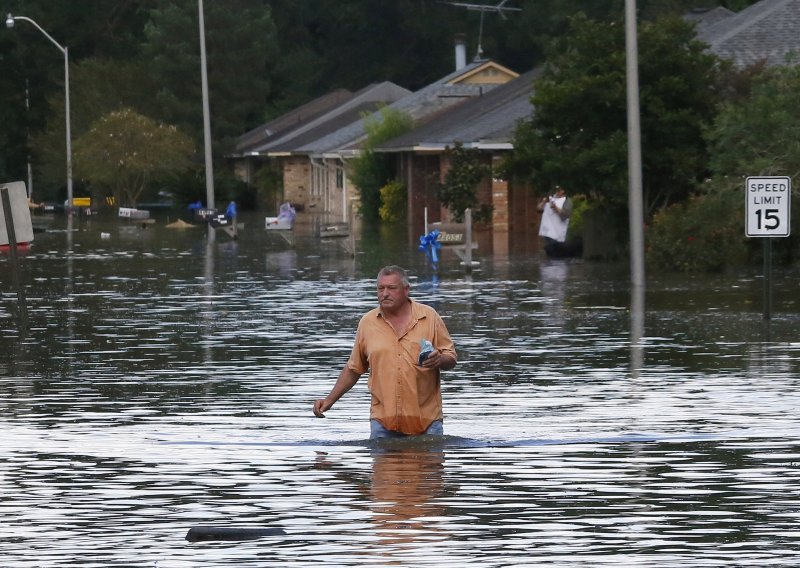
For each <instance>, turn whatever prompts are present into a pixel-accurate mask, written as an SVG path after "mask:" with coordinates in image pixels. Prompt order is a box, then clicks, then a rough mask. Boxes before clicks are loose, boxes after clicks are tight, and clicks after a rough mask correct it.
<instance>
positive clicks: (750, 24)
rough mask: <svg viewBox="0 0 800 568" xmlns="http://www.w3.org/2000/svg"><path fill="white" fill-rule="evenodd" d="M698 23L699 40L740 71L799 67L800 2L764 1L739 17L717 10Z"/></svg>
mask: <svg viewBox="0 0 800 568" xmlns="http://www.w3.org/2000/svg"><path fill="white" fill-rule="evenodd" d="M690 19H692V18H690ZM695 21H698V25H697V37H698V39H700V40H701V41H703V42H705V43H707V44H708V45H709V48H710V49H711V51H712V52H714V53H715V54H717V55H718V56H720V57H722V58H724V59H729V60H731V61H732V62H733V64H734V65H735V66H736V67H739V68H742V67H747V66H749V65H755V64H758V63H762V62H763V63H765V64H766V65H785V64H787V63H792V64H796V63H797V57H798V55H800V33H798V30H800V0H761V2H757V3H755V4H753V5H752V6H749V7H747V8H745V9H744V10H742V11H741V12H738V13H735V14H734V13H730V14H727V13H725V12H721V11H717V12H715V13H713V14H712V15H710V16H709V19H708V20H706V19H705V18H702V17H700V18H695Z"/></svg>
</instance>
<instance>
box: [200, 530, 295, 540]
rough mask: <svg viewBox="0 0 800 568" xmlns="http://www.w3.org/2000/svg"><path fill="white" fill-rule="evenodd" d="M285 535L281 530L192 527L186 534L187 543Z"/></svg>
mask: <svg viewBox="0 0 800 568" xmlns="http://www.w3.org/2000/svg"><path fill="white" fill-rule="evenodd" d="M284 534H286V531H284V530H283V529H281V528H250V529H244V528H230V527H192V528H190V529H189V532H188V533H186V540H188V541H189V542H200V541H205V540H255V539H257V538H261V537H262V536H279V535H284Z"/></svg>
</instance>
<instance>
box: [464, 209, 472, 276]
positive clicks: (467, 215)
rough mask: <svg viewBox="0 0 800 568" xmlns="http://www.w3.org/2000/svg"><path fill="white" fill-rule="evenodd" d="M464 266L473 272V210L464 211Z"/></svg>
mask: <svg viewBox="0 0 800 568" xmlns="http://www.w3.org/2000/svg"><path fill="white" fill-rule="evenodd" d="M464 233H465V234H464V241H465V243H464V247H465V249H466V250H465V251H464V265H465V266H466V268H467V272H471V271H472V209H469V208H467V209H464Z"/></svg>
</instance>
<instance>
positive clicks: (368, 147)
mask: <svg viewBox="0 0 800 568" xmlns="http://www.w3.org/2000/svg"><path fill="white" fill-rule="evenodd" d="M363 120H364V130H365V131H366V133H367V137H366V140H365V141H364V144H363V147H362V149H361V154H360V155H359V156H358V157H357V158H354V159H353V160H352V164H351V171H350V179H351V180H352V182H353V183H354V184H355V185H356V187H358V190H359V195H360V197H361V215H362V216H363V217H364V218H365V219H367V220H370V221H377V220H378V218H379V209H380V207H381V197H380V189H381V187H383V186H384V185H386V184H387V182H389V181H390V180H391V179H392V176H394V173H395V170H394V158H393V157H392V156H391V155H387V154H380V153H377V152H374V151H373V148H375V146H377V145H378V144H380V143H381V142H385V141H387V140H391V139H392V138H396V137H397V136H400V135H401V134H403V133H405V132H408V131H409V130H410V129H411V127H412V126H413V119H412V118H411V117H410V116H409V115H408V114H406V113H404V112H402V111H398V110H395V109H393V108H390V107H383V108H382V109H380V111H378V112H377V113H374V114H372V115H368V116H365V117H364V119H363Z"/></svg>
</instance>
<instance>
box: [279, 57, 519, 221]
mask: <svg viewBox="0 0 800 568" xmlns="http://www.w3.org/2000/svg"><path fill="white" fill-rule="evenodd" d="M516 76H517V74H516V73H515V72H513V71H511V70H510V69H507V68H505V67H503V66H502V65H500V64H498V63H496V62H493V61H476V62H472V63H470V64H465V65H464V66H463V67H462V68H460V69H458V70H456V71H454V72H452V73H450V74H448V75H446V76H445V77H442V78H441V79H439V80H438V81H436V82H434V83H431V84H430V85H427V86H425V87H424V88H422V89H420V90H418V91H416V92H414V93H409V94H408V95H407V96H405V97H402V98H400V99H398V100H396V101H395V102H393V103H391V104H389V105H387V106H388V108H390V109H393V110H396V111H399V112H402V113H404V114H406V115H408V116H409V117H410V118H411V119H412V120H413V121H414V123H415V124H417V125H419V124H424V123H425V122H427V121H428V120H430V119H431V118H432V117H435V116H438V115H439V114H441V113H443V112H445V111H447V110H448V109H450V108H454V107H457V106H459V105H460V104H462V103H464V102H465V101H468V100H471V99H473V98H477V97H480V96H481V95H483V94H485V93H487V92H489V91H491V90H492V89H494V88H496V87H497V86H498V85H501V84H503V83H506V82H508V81H510V80H512V79H513V78H515V77H516ZM369 119H370V120H374V121H377V122H380V121H381V120H382V119H383V116H382V115H381V113H380V112H375V113H373V114H372V115H371V116H370V117H369ZM366 137H367V133H366V130H365V121H364V117H360V118H359V119H358V120H354V121H353V122H351V123H350V124H348V125H346V126H343V127H342V128H340V129H336V130H332V131H331V132H329V133H328V134H327V135H325V136H321V137H318V138H316V139H313V140H308V141H307V142H306V143H305V144H302V145H296V146H295V147H294V148H293V150H292V152H293V153H294V154H297V155H306V156H308V159H309V161H310V163H311V167H312V172H311V198H312V200H313V202H314V203H315V205H316V206H318V207H319V209H320V210H322V211H324V212H325V213H328V214H330V216H331V218H332V219H333V220H340V219H341V220H346V218H347V215H348V211H349V204H350V203H351V202H355V201H358V200H359V195H358V191H357V188H355V187H353V186H352V184H350V183H349V181H348V177H349V176H348V171H349V161H350V160H351V159H352V158H354V157H356V156H358V155H359V154H360V152H361V147H362V144H363V143H364V141H365V140H366ZM270 155H276V154H270Z"/></svg>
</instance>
